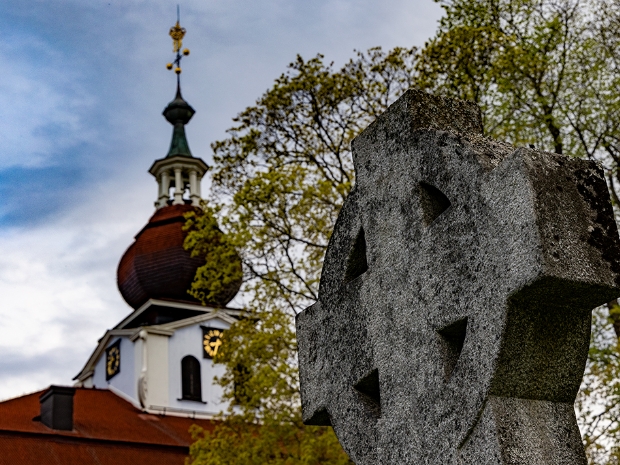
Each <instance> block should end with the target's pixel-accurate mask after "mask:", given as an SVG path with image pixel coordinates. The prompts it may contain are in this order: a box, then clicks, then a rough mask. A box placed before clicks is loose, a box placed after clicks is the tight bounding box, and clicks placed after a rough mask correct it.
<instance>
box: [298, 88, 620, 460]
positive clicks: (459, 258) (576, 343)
mask: <svg viewBox="0 0 620 465" xmlns="http://www.w3.org/2000/svg"><path fill="white" fill-rule="evenodd" d="M353 158H354V164H355V170H356V186H355V188H354V189H353V191H352V192H351V194H350V196H349V197H348V199H347V201H346V202H345V204H344V206H343V208H342V211H341V213H340V216H339V218H338V221H337V223H336V226H335V229H334V232H333V236H332V239H331V241H330V244H329V247H328V249H327V253H326V256H325V262H324V265H323V273H322V277H321V283H320V289H319V300H318V302H317V303H316V304H314V305H312V306H311V307H309V308H307V309H306V310H305V311H303V312H302V313H301V314H299V316H298V317H297V336H298V343H299V368H300V377H301V398H302V408H303V418H304V421H305V422H306V424H311V425H332V426H333V427H334V430H335V431H336V434H337V435H338V438H339V440H340V442H341V444H342V445H343V447H344V449H345V450H346V452H347V453H348V454H349V456H350V457H351V459H352V460H353V461H354V462H355V463H356V464H358V465H362V464H416V465H419V464H433V465H434V464H442V465H445V464H476V465H480V464H511V465H513V464H515V465H516V464H528V465H539V464H540V465H542V464H545V465H547V464H558V465H559V464H562V465H565V464H584V465H585V464H586V458H585V454H584V450H583V446H582V443H581V437H580V434H579V430H578V429H577V423H576V420H575V413H574V409H573V402H574V400H575V396H576V394H577V391H578V388H579V385H580V382H581V379H582V376H583V370H584V367H585V363H586V358H587V353H588V343H589V337H590V319H591V310H592V309H593V308H594V307H596V306H598V305H601V304H603V303H605V302H608V301H610V300H612V299H614V298H616V297H618V296H620V290H619V288H620V241H619V238H618V231H617V228H616V224H615V222H614V218H613V212H612V208H611V204H610V200H609V194H608V191H607V187H606V185H605V181H604V178H603V173H602V171H601V169H600V168H599V167H598V166H597V164H596V163H594V162H592V161H588V160H578V159H573V158H569V157H566V156H562V155H556V154H552V153H545V152H542V151H538V150H533V149H526V148H514V147H512V146H510V145H508V144H506V143H503V142H498V141H494V140H490V139H488V138H485V137H483V135H482V124H481V117H480V112H479V109H478V108H477V107H476V105H474V104H472V103H468V102H464V101H459V100H453V99H446V98H440V97H436V96H433V95H429V94H426V93H424V92H421V91H417V90H410V91H408V92H407V93H406V94H405V95H404V96H403V97H402V98H400V99H399V100H398V101H397V102H395V103H394V104H393V105H392V106H391V107H390V108H389V109H388V110H387V111H386V112H385V113H384V114H383V115H382V116H381V117H380V118H378V119H377V120H376V121H375V122H373V123H372V124H371V125H370V126H369V127H368V128H367V129H366V130H365V131H364V132H363V133H362V134H361V135H360V136H359V137H357V138H356V139H355V140H354V142H353Z"/></svg>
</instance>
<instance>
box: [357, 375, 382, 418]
mask: <svg viewBox="0 0 620 465" xmlns="http://www.w3.org/2000/svg"><path fill="white" fill-rule="evenodd" d="M353 387H354V388H355V390H356V391H357V392H359V393H361V394H362V395H363V397H364V398H365V399H366V400H367V401H368V402H367V403H368V405H369V406H370V407H371V408H372V409H373V410H374V411H375V413H376V415H377V416H378V417H379V416H381V390H380V387H379V370H378V369H376V368H375V369H374V370H372V371H371V372H370V373H368V374H367V375H366V376H364V377H363V378H362V379H360V380H359V381H358V382H357V384H356V385H355V386H353Z"/></svg>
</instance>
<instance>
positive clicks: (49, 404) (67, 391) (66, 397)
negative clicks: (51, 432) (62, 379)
mask: <svg viewBox="0 0 620 465" xmlns="http://www.w3.org/2000/svg"><path fill="white" fill-rule="evenodd" d="M74 395H75V388H72V387H64V386H50V387H49V389H48V390H47V391H45V392H44V393H43V394H41V397H39V402H40V403H41V422H42V423H43V424H44V425H45V426H47V427H49V428H52V429H59V430H63V431H71V430H72V429H73V396H74Z"/></svg>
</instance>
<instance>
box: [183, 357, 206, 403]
mask: <svg viewBox="0 0 620 465" xmlns="http://www.w3.org/2000/svg"><path fill="white" fill-rule="evenodd" d="M181 383H182V389H181V392H182V396H181V399H182V400H194V401H198V402H202V385H201V382H200V362H199V361H198V359H196V357H192V356H191V355H187V356H185V357H183V360H181Z"/></svg>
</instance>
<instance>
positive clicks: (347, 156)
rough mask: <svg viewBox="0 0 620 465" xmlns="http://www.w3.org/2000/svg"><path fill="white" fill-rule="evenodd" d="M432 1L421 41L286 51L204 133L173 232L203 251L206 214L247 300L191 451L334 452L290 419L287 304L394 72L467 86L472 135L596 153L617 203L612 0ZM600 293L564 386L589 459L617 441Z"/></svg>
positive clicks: (310, 294)
mask: <svg viewBox="0 0 620 465" xmlns="http://www.w3.org/2000/svg"><path fill="white" fill-rule="evenodd" d="M438 1H439V3H441V5H442V7H443V8H444V11H445V15H444V18H443V19H442V20H441V23H440V25H439V28H438V31H437V34H436V35H435V37H433V38H432V39H431V40H430V41H429V42H428V43H427V44H426V45H425V47H424V48H423V49H422V50H420V51H417V50H415V49H402V48H396V49H394V50H392V51H390V52H387V53H386V52H383V51H382V50H381V49H379V48H375V49H371V50H369V51H368V52H366V53H358V54H357V56H356V57H355V58H354V59H352V60H351V61H350V62H349V63H347V64H346V65H345V66H344V67H343V68H342V69H339V70H336V69H334V67H333V64H325V63H324V62H323V57H322V56H320V55H319V56H317V57H316V58H313V59H311V60H308V61H305V60H303V59H302V58H301V57H297V60H296V61H295V62H294V63H292V64H291V65H290V68H289V71H288V73H286V74H283V75H282V76H280V77H279V78H278V79H277V80H276V81H275V83H274V86H273V87H272V88H271V89H270V90H268V91H267V92H266V93H265V94H264V95H263V96H262V97H261V98H260V99H259V100H258V101H257V102H256V105H254V106H252V107H249V108H247V109H246V110H245V111H243V112H242V113H240V114H239V115H238V116H237V118H236V119H235V122H236V126H235V127H233V128H231V129H230V130H229V137H228V138H227V139H225V140H223V141H219V142H216V143H215V144H213V150H214V161H215V166H214V170H213V173H212V179H213V198H212V199H211V200H210V203H209V204H210V205H212V206H213V205H215V208H214V209H209V208H207V207H206V205H205V210H204V214H202V215H196V216H194V217H192V218H190V219H189V223H188V228H189V230H190V233H189V236H188V242H187V245H188V247H189V248H190V249H192V250H194V251H198V252H196V253H199V254H200V253H204V250H206V249H205V248H204V247H203V246H206V244H208V243H209V240H210V239H209V237H210V235H209V234H210V232H209V231H212V230H213V228H214V227H215V226H213V224H214V223H213V221H212V220H213V218H217V220H218V222H219V224H220V226H221V228H222V230H223V231H224V232H225V233H226V234H225V235H224V239H222V240H223V241H224V242H226V243H227V244H228V245H229V246H231V247H234V248H236V250H238V251H239V253H240V254H241V256H242V259H243V263H244V273H245V276H244V279H245V285H244V291H245V293H246V294H245V295H246V296H247V299H246V300H247V301H248V302H250V309H249V317H248V318H247V319H244V320H242V321H240V322H239V323H238V324H235V325H233V328H231V330H230V331H228V333H227V339H226V341H225V343H226V344H228V346H229V350H225V351H222V355H221V358H219V359H218V360H219V361H220V362H221V363H225V364H226V366H227V375H226V376H225V377H223V378H222V379H221V380H220V382H221V384H222V386H223V387H224V389H225V393H226V394H225V396H226V397H227V398H228V399H229V400H231V402H232V404H233V405H234V407H233V409H232V410H231V411H230V413H232V415H231V416H229V417H227V420H226V421H225V422H223V423H222V426H221V428H219V429H216V431H215V432H214V433H204V432H202V433H201V432H196V434H197V436H196V437H197V438H203V439H201V440H200V441H199V442H198V443H197V444H196V446H195V447H193V448H192V458H193V460H194V463H196V464H199V463H226V460H225V457H226V455H225V454H226V453H227V452H226V451H225V449H226V448H230V447H231V444H237V443H236V442H235V441H241V442H242V443H243V444H244V446H243V447H244V448H245V449H244V450H252V451H253V453H254V454H255V455H256V456H257V457H262V458H261V459H260V460H258V459H257V460H258V461H256V462H252V461H251V459H249V458H248V459H247V460H246V462H238V463H259V462H260V463H264V462H263V461H266V462H267V463H316V461H319V462H321V461H323V462H324V463H332V462H331V461H333V463H340V462H339V460H340V459H341V457H342V456H341V455H338V453H336V449H337V447H336V446H335V442H334V440H333V435H332V434H331V433H330V432H329V430H327V432H326V430H322V429H313V428H305V427H303V426H302V424H301V422H300V419H299V398H298V393H297V387H298V386H297V383H298V381H297V372H296V358H295V338H294V334H293V333H292V332H291V327H292V317H293V315H294V314H296V313H297V312H299V311H300V310H301V309H303V308H304V307H305V306H307V305H308V304H309V303H311V302H313V301H314V300H315V299H316V296H317V287H318V280H319V277H320V270H321V264H322V259H323V254H324V252H325V249H326V247H327V243H328V240H329V235H330V233H331V231H332V229H333V225H334V222H335V219H336V217H337V214H338V212H339V209H340V207H341V205H342V203H343V201H344V199H345V198H346V196H347V194H348V192H349V190H350V189H351V187H352V184H353V183H354V174H353V167H352V162H351V153H350V147H349V144H350V142H351V140H352V139H353V138H354V137H355V136H356V135H357V134H358V133H359V132H360V131H361V130H362V129H363V128H364V127H365V126H366V125H368V124H369V123H370V122H371V121H372V120H373V119H374V118H375V117H376V116H378V115H379V114H380V113H382V112H383V111H384V110H385V109H386V108H387V106H388V105H389V104H390V103H392V102H393V101H394V100H395V99H396V98H398V97H399V96H400V95H401V94H402V93H403V92H404V90H406V89H407V88H408V87H410V86H413V85H415V86H418V87H421V88H423V89H425V90H428V91H430V92H433V93H438V94H443V95H448V96H453V97H458V98H463V99H467V100H473V101H475V102H476V103H478V105H479V106H480V107H481V109H482V114H483V122H484V131H485V134H486V135H487V136H490V137H493V138H497V139H501V140H507V141H508V142H511V143H513V144H514V145H533V146H535V147H537V148H539V149H542V150H547V151H555V152H558V153H565V154H568V155H571V156H579V157H588V158H592V159H596V160H599V161H600V162H601V163H603V165H604V168H605V170H606V175H607V177H608V180H609V185H610V192H611V194H612V199H613V200H614V202H615V205H616V208H617V207H618V206H619V205H620V201H619V197H618V192H619V191H618V186H620V171H619V169H618V162H619V160H620V133H619V128H620V124H619V122H620V92H618V91H617V90H616V89H619V88H620V87H619V86H618V85H619V84H620V74H619V68H618V63H619V58H620V53H619V52H618V50H619V49H618V45H619V44H620V7H619V6H618V5H616V4H615V3H614V2H613V1H612V0H452V1H448V0H438ZM601 12H602V13H603V14H601ZM209 215H210V216H209ZM209 224H210V225H211V226H209V227H206V226H205V225H209ZM209 228H211V229H209ZM201 247H203V249H202V250H203V252H199V251H200V250H201ZM223 265H225V262H224V263H223ZM225 273H226V268H225V266H222V267H220V266H213V267H211V268H210V269H208V270H205V272H204V273H202V274H200V275H198V276H197V278H196V281H195V282H194V285H193V288H192V293H193V294H194V295H195V296H196V297H198V298H201V299H204V296H206V295H209V292H212V291H214V290H216V289H215V288H213V286H215V285H216V284H214V283H215V282H216V280H217V279H219V277H221V276H223V274H225ZM231 276H232V275H231ZM610 308H611V310H612V311H611V312H607V316H602V315H603V314H602V313H601V311H602V310H598V311H597V313H596V316H597V318H596V319H595V323H596V324H595V326H594V329H595V332H594V333H593V340H592V350H591V353H590V361H589V364H588V368H587V373H586V381H585V382H584V387H583V390H582V392H581V393H580V396H579V399H578V406H579V407H580V418H581V421H582V426H583V430H584V436H585V439H586V445H587V447H588V454H589V457H590V461H591V463H596V464H598V463H600V464H602V463H616V462H618V459H617V458H614V457H617V456H619V455H620V453H618V452H617V451H616V449H615V448H614V447H615V445H618V444H620V427H619V426H618V423H617V418H620V403H619V402H618V401H619V400H620V397H618V395H617V392H616V391H617V387H616V383H612V382H611V381H610V380H612V379H617V377H618V375H620V363H618V357H617V350H618V347H617V344H618V340H617V338H615V337H613V332H610V331H609V328H611V327H614V326H616V327H618V328H620V312H619V311H617V310H616V309H615V307H614V305H613V304H610ZM609 318H611V319H609ZM610 325H611V326H610ZM610 335H611V338H610ZM250 394H251V395H250ZM598 407H602V410H600V411H599V410H597V408H598ZM258 425H261V426H260V428H259V427H258ZM284 427H286V428H288V429H287V430H286V432H285V431H284V430H282V428H284ZM259 431H260V432H259ZM203 434H204V435H205V436H203ZM278 438H279V439H278ZM316 441H318V442H316ZM293 444H296V445H299V447H298V448H297V449H295V447H293V446H292V445H293ZM301 444H303V446H302V445H301ZM308 444H314V446H312V447H310V448H313V450H320V451H322V452H320V453H321V454H323V457H322V458H321V459H319V458H318V457H317V456H312V457H313V458H309V459H308V460H309V462H303V460H306V458H305V457H306V456H305V455H304V454H303V453H301V452H299V451H301V450H302V449H303V450H307V449H305V447H306V445H308ZM319 444H320V445H319ZM332 446H333V447H336V449H333V448H332ZM208 448H209V450H207V449H208ZM274 450H277V451H278V453H277V454H276V455H274V456H272V455H269V454H273V451H274ZM218 451H219V452H218ZM269 451H272V452H269ZM259 452H260V453H259ZM205 454H206V455H205ZM217 454H220V455H217ZM261 454H263V455H261ZM308 457H310V456H308ZM218 460H219V462H218ZM244 460H245V459H244ZM261 460H262V461H261ZM313 460H314V461H315V462H312V461H313ZM609 460H612V461H611V462H609ZM613 460H616V462H613Z"/></svg>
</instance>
